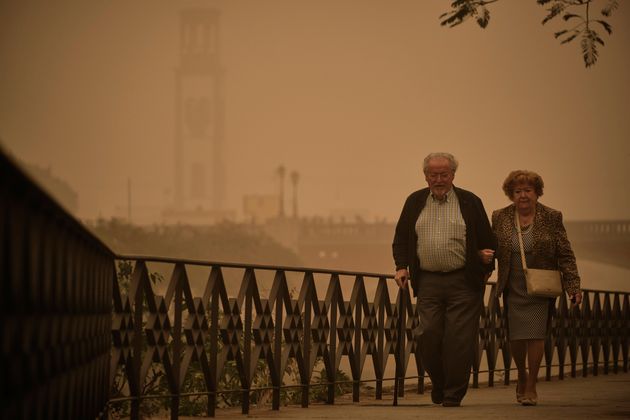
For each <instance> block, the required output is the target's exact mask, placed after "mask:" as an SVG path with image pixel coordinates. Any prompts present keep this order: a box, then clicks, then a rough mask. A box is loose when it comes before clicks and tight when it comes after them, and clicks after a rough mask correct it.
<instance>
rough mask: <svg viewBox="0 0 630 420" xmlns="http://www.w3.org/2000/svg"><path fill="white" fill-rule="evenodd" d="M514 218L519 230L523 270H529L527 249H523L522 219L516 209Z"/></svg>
mask: <svg viewBox="0 0 630 420" xmlns="http://www.w3.org/2000/svg"><path fill="white" fill-rule="evenodd" d="M514 219H515V220H516V230H517V231H518V246H519V248H520V249H521V263H522V264H523V271H527V263H526V262H525V251H524V250H523V235H522V234H521V221H520V220H519V219H518V212H517V211H516V209H514Z"/></svg>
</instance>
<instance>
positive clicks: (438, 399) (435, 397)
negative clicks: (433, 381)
mask: <svg viewBox="0 0 630 420" xmlns="http://www.w3.org/2000/svg"><path fill="white" fill-rule="evenodd" d="M431 401H433V404H442V402H443V401H444V394H443V393H442V392H440V391H438V390H437V389H435V390H431Z"/></svg>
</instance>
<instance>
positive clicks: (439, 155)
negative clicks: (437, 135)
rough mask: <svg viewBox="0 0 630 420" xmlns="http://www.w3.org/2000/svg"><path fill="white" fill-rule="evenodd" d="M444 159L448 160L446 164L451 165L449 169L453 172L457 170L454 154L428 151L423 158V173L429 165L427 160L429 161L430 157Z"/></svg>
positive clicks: (457, 163) (457, 164)
mask: <svg viewBox="0 0 630 420" xmlns="http://www.w3.org/2000/svg"><path fill="white" fill-rule="evenodd" d="M438 158H440V159H446V160H448V164H449V166H450V167H451V170H452V171H453V173H455V172H457V167H458V166H459V162H457V159H455V156H453V155H451V154H450V153H444V152H436V153H429V154H428V155H427V157H425V158H424V164H423V165H422V170H423V171H424V173H425V174H426V173H427V168H428V167H429V162H430V161H431V159H438Z"/></svg>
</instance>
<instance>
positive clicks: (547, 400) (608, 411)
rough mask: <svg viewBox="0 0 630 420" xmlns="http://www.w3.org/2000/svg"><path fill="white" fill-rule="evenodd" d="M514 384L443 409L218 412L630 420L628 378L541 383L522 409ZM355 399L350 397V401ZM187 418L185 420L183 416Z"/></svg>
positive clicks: (222, 413) (423, 398)
mask: <svg viewBox="0 0 630 420" xmlns="http://www.w3.org/2000/svg"><path fill="white" fill-rule="evenodd" d="M514 387H515V385H514V384H511V385H510V386H509V387H508V386H504V385H496V386H495V387H494V388H488V387H486V386H481V387H480V388H477V389H470V390H469V391H468V394H467V395H466V398H465V399H464V402H463V404H462V406H461V407H458V408H444V407H442V406H438V405H434V404H432V403H431V397H430V393H425V394H423V395H419V394H416V393H414V392H413V391H411V390H410V391H408V392H406V395H405V397H404V398H403V399H399V406H398V407H392V399H391V394H390V395H389V396H388V397H387V398H386V399H383V400H382V401H375V400H374V399H373V398H367V397H366V398H364V400H363V401H362V402H360V403H357V404H353V403H352V402H351V399H348V398H345V397H342V398H339V399H338V400H337V402H336V403H335V405H332V406H331V405H311V406H310V407H309V408H308V409H303V408H299V407H282V408H281V409H280V411H272V410H269V409H262V408H261V409H256V408H253V409H252V410H251V412H250V414H249V415H248V416H245V415H242V414H240V412H238V411H231V410H230V411H226V410H218V411H217V413H216V414H217V416H216V418H222V417H223V418H230V419H236V418H256V419H261V420H263V419H270V420H271V419H274V420H275V419H298V418H301V419H335V420H336V419H345V418H347V419H362V420H370V419H374V420H376V419H378V420H380V419H388V418H389V419H395V420H406V419H418V418H427V419H434V418H439V419H441V420H445V419H484V420H486V419H506V418H509V419H511V420H516V419H531V418H532V417H534V416H535V417H536V418H544V419H600V418H611V419H621V418H626V419H630V373H620V374H609V375H600V376H589V377H587V378H582V377H578V378H567V379H565V380H562V381H560V380H558V379H557V378H554V379H553V380H551V381H550V382H546V381H544V380H542V381H540V382H539V383H538V398H539V403H538V405H537V406H536V407H523V406H521V405H519V404H517V403H516V400H515V397H514V392H515V390H514V389H515V388H514ZM350 398H351V397H350ZM180 418H182V419H183V418H185V417H180ZM197 418H198V417H197Z"/></svg>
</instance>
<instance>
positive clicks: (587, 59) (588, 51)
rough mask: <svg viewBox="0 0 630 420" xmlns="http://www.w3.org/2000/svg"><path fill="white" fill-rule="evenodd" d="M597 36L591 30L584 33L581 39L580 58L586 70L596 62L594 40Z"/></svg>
mask: <svg viewBox="0 0 630 420" xmlns="http://www.w3.org/2000/svg"><path fill="white" fill-rule="evenodd" d="M596 38H597V34H596V33H595V32H594V31H592V30H586V31H584V36H583V37H582V42H581V46H582V56H583V58H584V65H585V66H586V67H587V68H588V67H590V66H592V65H593V64H595V63H596V62H597V55H598V54H597V45H596V44H595V39H596Z"/></svg>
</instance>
